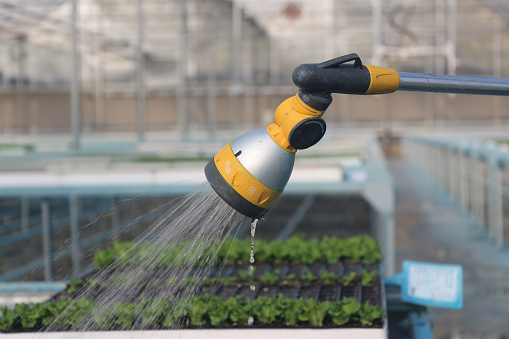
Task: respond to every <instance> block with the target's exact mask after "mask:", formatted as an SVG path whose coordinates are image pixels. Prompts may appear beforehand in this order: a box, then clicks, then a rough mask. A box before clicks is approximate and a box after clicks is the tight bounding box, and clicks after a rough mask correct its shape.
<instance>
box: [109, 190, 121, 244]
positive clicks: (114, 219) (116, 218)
mask: <svg viewBox="0 0 509 339" xmlns="http://www.w3.org/2000/svg"><path fill="white" fill-rule="evenodd" d="M110 201H111V225H112V231H113V232H112V233H113V236H112V238H113V240H114V241H119V240H120V213H119V211H118V204H117V199H116V198H115V197H111V199H110Z"/></svg>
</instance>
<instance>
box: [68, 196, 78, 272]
mask: <svg viewBox="0 0 509 339" xmlns="http://www.w3.org/2000/svg"><path fill="white" fill-rule="evenodd" d="M78 205H79V204H78V197H77V196H76V195H71V196H69V217H70V219H71V239H72V240H71V247H72V268H73V274H74V276H78V275H79V272H80V270H81V244H80V231H79V229H80V209H79V206H78Z"/></svg>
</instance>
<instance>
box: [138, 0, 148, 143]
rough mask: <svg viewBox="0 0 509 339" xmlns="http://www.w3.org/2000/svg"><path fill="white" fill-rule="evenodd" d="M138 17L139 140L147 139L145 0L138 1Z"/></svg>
mask: <svg viewBox="0 0 509 339" xmlns="http://www.w3.org/2000/svg"><path fill="white" fill-rule="evenodd" d="M136 14H137V15H136V18H137V24H138V44H137V48H136V92H137V108H138V141H144V140H145V132H146V109H147V107H146V106H147V105H146V97H145V79H144V76H143V72H144V69H145V54H144V52H143V48H144V40H145V22H144V15H143V0H137V1H136Z"/></svg>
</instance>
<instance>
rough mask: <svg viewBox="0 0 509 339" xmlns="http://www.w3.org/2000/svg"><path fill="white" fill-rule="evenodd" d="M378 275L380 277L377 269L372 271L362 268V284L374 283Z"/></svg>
mask: <svg viewBox="0 0 509 339" xmlns="http://www.w3.org/2000/svg"><path fill="white" fill-rule="evenodd" d="M376 277H378V271H377V270H374V271H371V272H368V271H366V270H362V286H368V285H371V284H373V283H374V282H375V279H376Z"/></svg>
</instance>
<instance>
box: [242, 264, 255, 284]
mask: <svg viewBox="0 0 509 339" xmlns="http://www.w3.org/2000/svg"><path fill="white" fill-rule="evenodd" d="M255 271H256V267H253V269H251V268H248V269H247V270H245V271H239V277H240V279H242V280H245V281H251V280H253V276H254V272H255Z"/></svg>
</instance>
